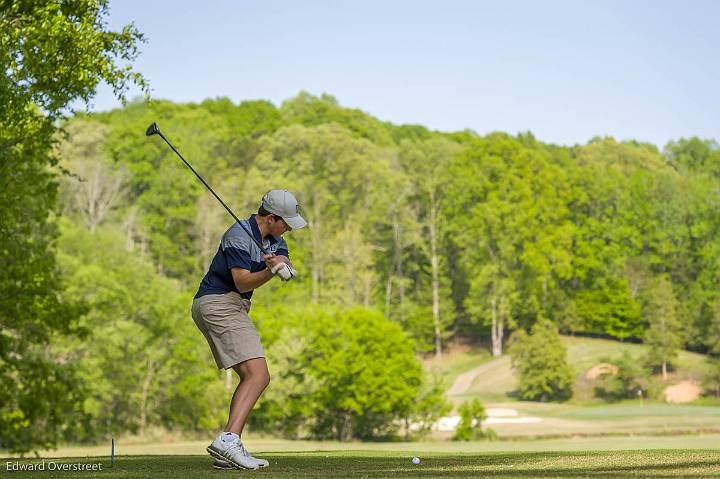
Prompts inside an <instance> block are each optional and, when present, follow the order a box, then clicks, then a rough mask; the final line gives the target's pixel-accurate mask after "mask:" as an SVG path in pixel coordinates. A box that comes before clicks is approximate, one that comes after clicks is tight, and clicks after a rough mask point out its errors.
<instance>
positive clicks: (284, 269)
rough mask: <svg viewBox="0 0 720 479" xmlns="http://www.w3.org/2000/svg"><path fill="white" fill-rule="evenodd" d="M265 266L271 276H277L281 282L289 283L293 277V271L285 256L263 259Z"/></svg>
mask: <svg viewBox="0 0 720 479" xmlns="http://www.w3.org/2000/svg"><path fill="white" fill-rule="evenodd" d="M283 259H284V261H283ZM265 264H267V265H268V268H270V272H271V273H272V274H275V275H277V276H279V277H280V279H281V280H283V281H290V280H291V279H293V278H294V277H295V270H294V269H293V268H292V266H291V265H290V260H289V259H288V258H287V257H286V256H269V257H265Z"/></svg>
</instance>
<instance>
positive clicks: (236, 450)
mask: <svg viewBox="0 0 720 479" xmlns="http://www.w3.org/2000/svg"><path fill="white" fill-rule="evenodd" d="M207 452H209V453H210V455H211V456H213V457H214V458H216V459H220V460H222V461H224V462H226V463H228V464H230V465H231V466H232V467H234V468H235V469H257V468H258V467H259V466H258V463H257V461H256V460H255V459H253V457H252V456H251V455H250V453H249V452H247V450H246V449H245V446H243V444H242V441H240V440H239V439H235V440H233V441H226V440H223V436H222V435H220V436H218V437H217V438H215V440H214V441H213V442H212V444H210V445H209V446H208V447H207ZM214 466H215V464H213V467H214Z"/></svg>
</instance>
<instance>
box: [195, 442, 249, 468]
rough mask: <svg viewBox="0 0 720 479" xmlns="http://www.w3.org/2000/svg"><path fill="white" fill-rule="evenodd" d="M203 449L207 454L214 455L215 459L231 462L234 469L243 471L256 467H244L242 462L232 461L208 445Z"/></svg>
mask: <svg viewBox="0 0 720 479" xmlns="http://www.w3.org/2000/svg"><path fill="white" fill-rule="evenodd" d="M205 450H206V451H207V452H208V454H210V455H211V456H212V457H214V458H216V459H220V460H221V461H225V462H227V463H228V464H231V465H232V466H233V467H234V468H235V469H240V470H243V471H254V470H255V469H258V468H257V467H255V468H252V467H245V466H243V465H242V464H238V463H237V462H235V461H233V460H232V459H230V458H227V457H225V456H223V455H222V454H220V453H219V452H217V451H215V450H214V449H212V448H210V446H208V447H207V448H206V449H205ZM213 467H215V466H214V465H213ZM217 469H220V468H217Z"/></svg>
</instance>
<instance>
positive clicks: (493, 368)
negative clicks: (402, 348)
mask: <svg viewBox="0 0 720 479" xmlns="http://www.w3.org/2000/svg"><path fill="white" fill-rule="evenodd" d="M562 341H563V343H564V344H565V347H566V348H567V351H568V361H569V363H570V365H571V366H572V368H573V369H574V371H575V374H576V382H575V395H574V397H573V399H572V400H571V401H568V402H566V403H562V404H558V403H536V402H523V401H518V400H517V399H516V398H515V397H514V396H513V391H514V390H515V389H516V387H517V380H516V378H515V375H514V373H513V371H512V368H511V364H510V357H509V356H507V355H506V356H502V357H500V358H492V357H490V355H489V353H488V352H487V351H479V350H473V349H469V348H467V347H464V348H451V349H450V352H449V354H447V355H445V356H443V357H442V358H432V359H428V360H426V361H425V366H426V368H427V369H428V370H430V371H433V372H435V373H436V374H438V375H439V376H440V377H442V378H443V381H444V382H445V384H446V385H447V388H448V392H449V394H448V398H449V399H450V401H451V402H453V403H454V404H455V405H456V406H457V405H459V404H461V403H462V402H465V401H468V400H471V399H480V400H481V401H482V402H483V403H484V404H485V405H486V407H493V408H507V409H513V410H515V411H517V417H521V418H523V417H524V418H528V417H529V418H540V419H541V421H539V422H535V423H517V424H512V423H499V424H493V425H491V426H490V427H492V429H494V430H495V431H496V432H497V433H498V434H499V435H500V436H501V437H504V438H520V437H568V436H614V435H629V434H652V435H656V434H657V435H674V434H687V433H694V434H697V433H701V434H702V433H711V432H717V431H720V407H718V406H720V402H718V401H714V400H709V399H705V400H700V401H697V402H696V403H694V404H689V405H671V404H665V403H663V402H662V401H660V400H657V399H656V400H650V401H648V400H647V399H642V400H641V399H637V400H627V401H622V402H620V403H607V402H605V401H603V400H600V399H597V398H594V397H593V394H592V391H593V385H594V383H593V381H591V380H588V379H586V378H585V374H586V373H587V372H588V370H590V368H592V367H593V366H594V365H596V364H598V363H600V362H605V361H609V362H611V363H612V362H613V360H615V359H617V358H620V357H621V356H622V355H623V354H624V353H628V354H629V355H630V356H631V357H632V358H633V359H634V360H636V361H638V362H641V361H642V358H643V356H644V355H645V354H646V351H647V346H645V345H642V344H631V343H621V342H618V341H610V340H604V339H591V338H578V337H568V336H565V337H563V338H562ZM705 361H706V358H705V357H704V356H703V355H701V354H695V353H689V352H686V351H683V352H682V353H680V357H679V359H678V361H677V363H676V366H677V367H676V369H675V370H674V371H673V372H672V373H671V374H670V377H669V378H668V381H667V382H666V383H664V382H663V381H662V380H661V378H660V377H659V376H658V377H654V378H653V379H652V383H653V386H652V389H653V390H654V391H655V392H656V394H659V391H662V389H663V388H664V387H665V386H667V385H672V384H676V383H678V382H679V381H682V380H686V379H694V380H697V381H701V380H702V376H703V369H704V367H705ZM458 378H460V380H459V381H460V382H464V383H465V384H464V386H463V387H461V388H458V387H457V384H456V385H455V386H456V387H454V388H453V384H454V383H455V381H456V380H458ZM459 391H461V392H459ZM444 435H445V436H448V437H449V435H450V433H446V434H444ZM438 437H443V434H438Z"/></svg>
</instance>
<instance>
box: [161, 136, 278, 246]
mask: <svg viewBox="0 0 720 479" xmlns="http://www.w3.org/2000/svg"><path fill="white" fill-rule="evenodd" d="M157 134H158V135H160V138H162V139H163V140H165V143H167V144H168V146H169V147H170V148H172V150H173V151H174V152H175V153H176V154H177V156H179V157H180V159H181V160H182V161H183V163H185V165H186V166H187V167H188V168H190V171H192V172H193V173H195V176H197V178H198V180H200V181H202V184H203V185H205V187H206V188H207V189H208V190H210V193H212V194H213V196H214V197H215V198H216V199H217V200H218V201H219V202H220V204H221V205H223V207H224V208H225V209H226V210H227V212H228V213H230V216H232V217H233V218H234V219H235V221H237V224H239V225H240V227H241V228H242V229H243V230H245V232H246V233H247V234H248V235H249V236H250V238H251V239H252V240H253V241H254V242H255V244H256V245H257V246H258V248H260V251H262V252H263V253H264V254H269V253H268V252H267V250H266V249H265V248H263V245H261V244H260V242H259V241H258V240H257V239H256V238H255V236H254V235H253V234H252V233H251V232H250V231H248V230H247V228H245V225H243V224H242V223H241V222H240V219H239V218H238V217H237V216H236V215H235V213H233V212H232V210H231V209H230V207H229V206H228V205H226V204H225V202H224V201H223V200H222V199H220V197H219V196H218V195H217V193H215V191H214V190H213V189H212V188H211V187H210V185H208V184H207V181H205V180H204V179H203V177H202V176H200V174H199V173H198V172H197V171H195V168H193V167H192V165H190V163H188V162H187V161H186V160H185V158H183V156H182V155H181V154H180V152H179V151H177V149H176V148H175V147H174V146H173V144H172V143H170V142H169V141H168V139H167V138H165V135H163V134H162V132H161V131H159V130H158V132H157Z"/></svg>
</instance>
